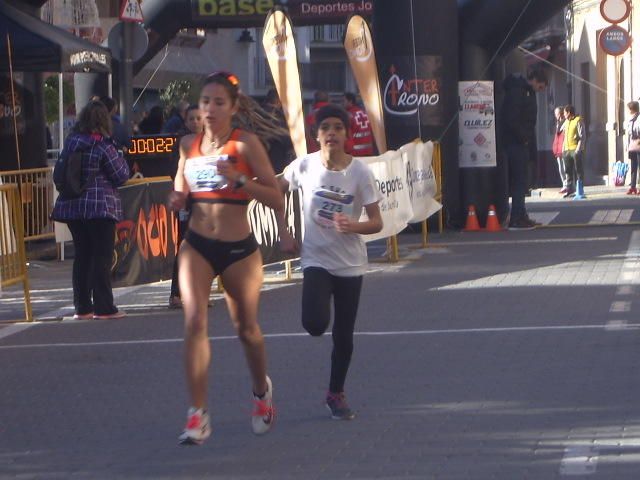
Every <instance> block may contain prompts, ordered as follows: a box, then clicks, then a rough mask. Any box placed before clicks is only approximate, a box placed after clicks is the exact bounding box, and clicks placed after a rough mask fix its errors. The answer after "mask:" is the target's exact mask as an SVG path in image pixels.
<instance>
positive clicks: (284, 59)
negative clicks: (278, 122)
mask: <svg viewBox="0 0 640 480" xmlns="http://www.w3.org/2000/svg"><path fill="white" fill-rule="evenodd" d="M262 44H263V46H264V50H265V54H266V56H267V60H268V62H269V68H270V69H271V75H272V76H273V83H274V85H275V86H276V90H277V91H278V97H280V102H281V103H282V110H283V111H284V115H285V117H286V119H287V125H288V126H289V133H290V135H291V141H292V142H293V148H294V150H295V152H296V155H297V156H299V157H301V156H303V155H305V154H306V153H307V142H306V140H305V135H304V121H303V120H304V115H303V112H302V91H301V88H300V71H299V69H298V60H297V58H298V57H297V53H296V45H295V40H294V36H293V28H292V26H291V21H290V20H289V17H287V15H286V14H285V13H284V12H283V11H281V10H272V11H270V12H269V15H268V16H267V18H266V20H265V22H264V33H263V37H262Z"/></svg>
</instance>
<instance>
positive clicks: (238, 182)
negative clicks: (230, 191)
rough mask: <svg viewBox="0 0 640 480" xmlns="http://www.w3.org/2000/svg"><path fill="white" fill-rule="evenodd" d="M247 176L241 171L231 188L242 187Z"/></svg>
mask: <svg viewBox="0 0 640 480" xmlns="http://www.w3.org/2000/svg"><path fill="white" fill-rule="evenodd" d="M247 180H248V178H247V176H246V175H245V174H244V173H243V174H242V175H240V176H239V177H238V178H237V179H236V183H235V185H234V186H233V188H242V187H244V185H245V184H246V183H247Z"/></svg>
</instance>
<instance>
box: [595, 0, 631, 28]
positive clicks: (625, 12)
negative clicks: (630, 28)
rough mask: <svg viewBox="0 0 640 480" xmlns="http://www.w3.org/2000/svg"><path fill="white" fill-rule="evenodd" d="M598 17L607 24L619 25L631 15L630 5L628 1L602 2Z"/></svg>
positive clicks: (608, 0) (611, 0) (612, 0)
mask: <svg viewBox="0 0 640 480" xmlns="http://www.w3.org/2000/svg"><path fill="white" fill-rule="evenodd" d="M600 15H602V18H604V19H605V20H606V21H607V22H609V23H620V22H623V21H625V20H626V19H627V18H628V17H629V15H631V3H630V2H629V1H628V0H602V2H600Z"/></svg>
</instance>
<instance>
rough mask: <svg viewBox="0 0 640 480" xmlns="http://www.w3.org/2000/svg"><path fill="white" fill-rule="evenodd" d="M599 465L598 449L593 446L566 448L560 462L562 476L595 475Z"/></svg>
mask: <svg viewBox="0 0 640 480" xmlns="http://www.w3.org/2000/svg"><path fill="white" fill-rule="evenodd" d="M597 465H598V449H597V448H596V447H593V446H591V445H574V446H570V447H567V448H565V450H564V457H563V458H562V461H561V462H560V475H593V474H594V473H596V467H597Z"/></svg>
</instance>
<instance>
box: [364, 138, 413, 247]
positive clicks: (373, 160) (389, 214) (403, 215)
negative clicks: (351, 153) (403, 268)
mask: <svg viewBox="0 0 640 480" xmlns="http://www.w3.org/2000/svg"><path fill="white" fill-rule="evenodd" d="M362 160H364V161H365V162H366V163H367V165H369V168H371V170H372V171H373V176H374V177H375V180H376V186H377V187H378V190H379V191H380V193H381V195H382V200H381V201H380V213H381V214H382V222H383V227H382V230H381V231H380V232H378V233H375V234H372V235H365V236H364V238H365V241H366V242H372V241H374V240H378V239H380V238H387V237H390V236H392V235H396V234H397V233H400V232H401V231H402V230H404V228H405V227H406V226H407V223H408V222H409V220H410V219H411V218H412V217H413V212H412V210H411V200H410V198H409V189H408V187H407V183H406V177H405V169H404V162H403V161H402V155H401V154H400V152H398V151H395V150H389V151H387V152H386V153H384V154H382V155H380V156H378V157H363V158H362ZM363 215H364V214H363Z"/></svg>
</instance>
